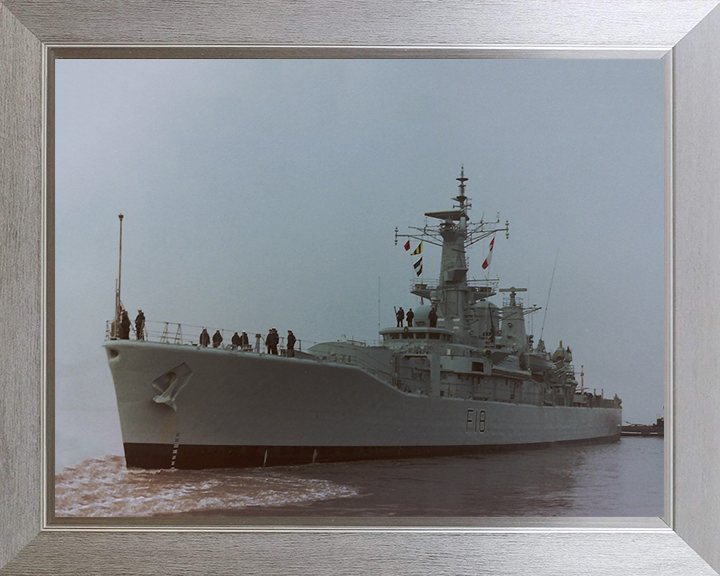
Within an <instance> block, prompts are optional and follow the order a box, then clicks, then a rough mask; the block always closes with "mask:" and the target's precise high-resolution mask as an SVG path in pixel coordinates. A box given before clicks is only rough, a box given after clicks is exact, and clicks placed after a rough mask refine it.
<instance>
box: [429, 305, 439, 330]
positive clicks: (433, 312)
mask: <svg viewBox="0 0 720 576" xmlns="http://www.w3.org/2000/svg"><path fill="white" fill-rule="evenodd" d="M428 320H430V328H435V327H436V326H437V320H438V315H437V311H436V310H435V306H433V307H432V308H430V314H428Z"/></svg>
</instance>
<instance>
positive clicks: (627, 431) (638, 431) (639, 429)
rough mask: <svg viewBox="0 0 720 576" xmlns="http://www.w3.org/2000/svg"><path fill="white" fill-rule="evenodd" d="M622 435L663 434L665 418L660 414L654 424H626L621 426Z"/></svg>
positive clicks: (662, 435) (661, 435)
mask: <svg viewBox="0 0 720 576" xmlns="http://www.w3.org/2000/svg"><path fill="white" fill-rule="evenodd" d="M621 434H622V435H623V436H660V437H664V436H665V418H664V417H663V416H660V418H658V419H657V420H656V422H655V424H628V425H627V426H623V427H622V432H621Z"/></svg>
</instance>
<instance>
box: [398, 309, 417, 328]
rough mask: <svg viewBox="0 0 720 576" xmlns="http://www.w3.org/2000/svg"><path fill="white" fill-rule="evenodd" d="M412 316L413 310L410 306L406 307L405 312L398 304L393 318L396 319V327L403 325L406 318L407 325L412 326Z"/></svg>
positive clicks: (413, 316)
mask: <svg viewBox="0 0 720 576" xmlns="http://www.w3.org/2000/svg"><path fill="white" fill-rule="evenodd" d="M413 318H415V312H413V309H412V308H408V311H407V314H406V313H405V310H403V307H402V306H400V308H398V309H397V312H395V319H396V320H397V327H398V328H402V327H403V321H404V320H407V325H408V326H409V327H410V328H412V323H413Z"/></svg>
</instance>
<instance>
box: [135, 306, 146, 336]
mask: <svg viewBox="0 0 720 576" xmlns="http://www.w3.org/2000/svg"><path fill="white" fill-rule="evenodd" d="M135 335H136V336H137V339H138V340H145V314H143V311H142V310H138V315H137V316H136V317H135Z"/></svg>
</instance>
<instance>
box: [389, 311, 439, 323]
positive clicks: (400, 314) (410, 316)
mask: <svg viewBox="0 0 720 576" xmlns="http://www.w3.org/2000/svg"><path fill="white" fill-rule="evenodd" d="M395 319H396V320H397V327H398V328H402V327H403V326H404V324H403V322H404V321H405V320H407V325H408V327H409V328H412V325H413V320H414V319H415V312H413V309H412V308H408V311H407V314H406V313H405V310H403V308H402V306H400V307H399V308H398V309H397V311H396V312H395ZM428 320H429V321H430V328H435V327H437V320H438V315H437V310H435V306H433V307H432V308H431V309H430V312H429V314H428Z"/></svg>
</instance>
